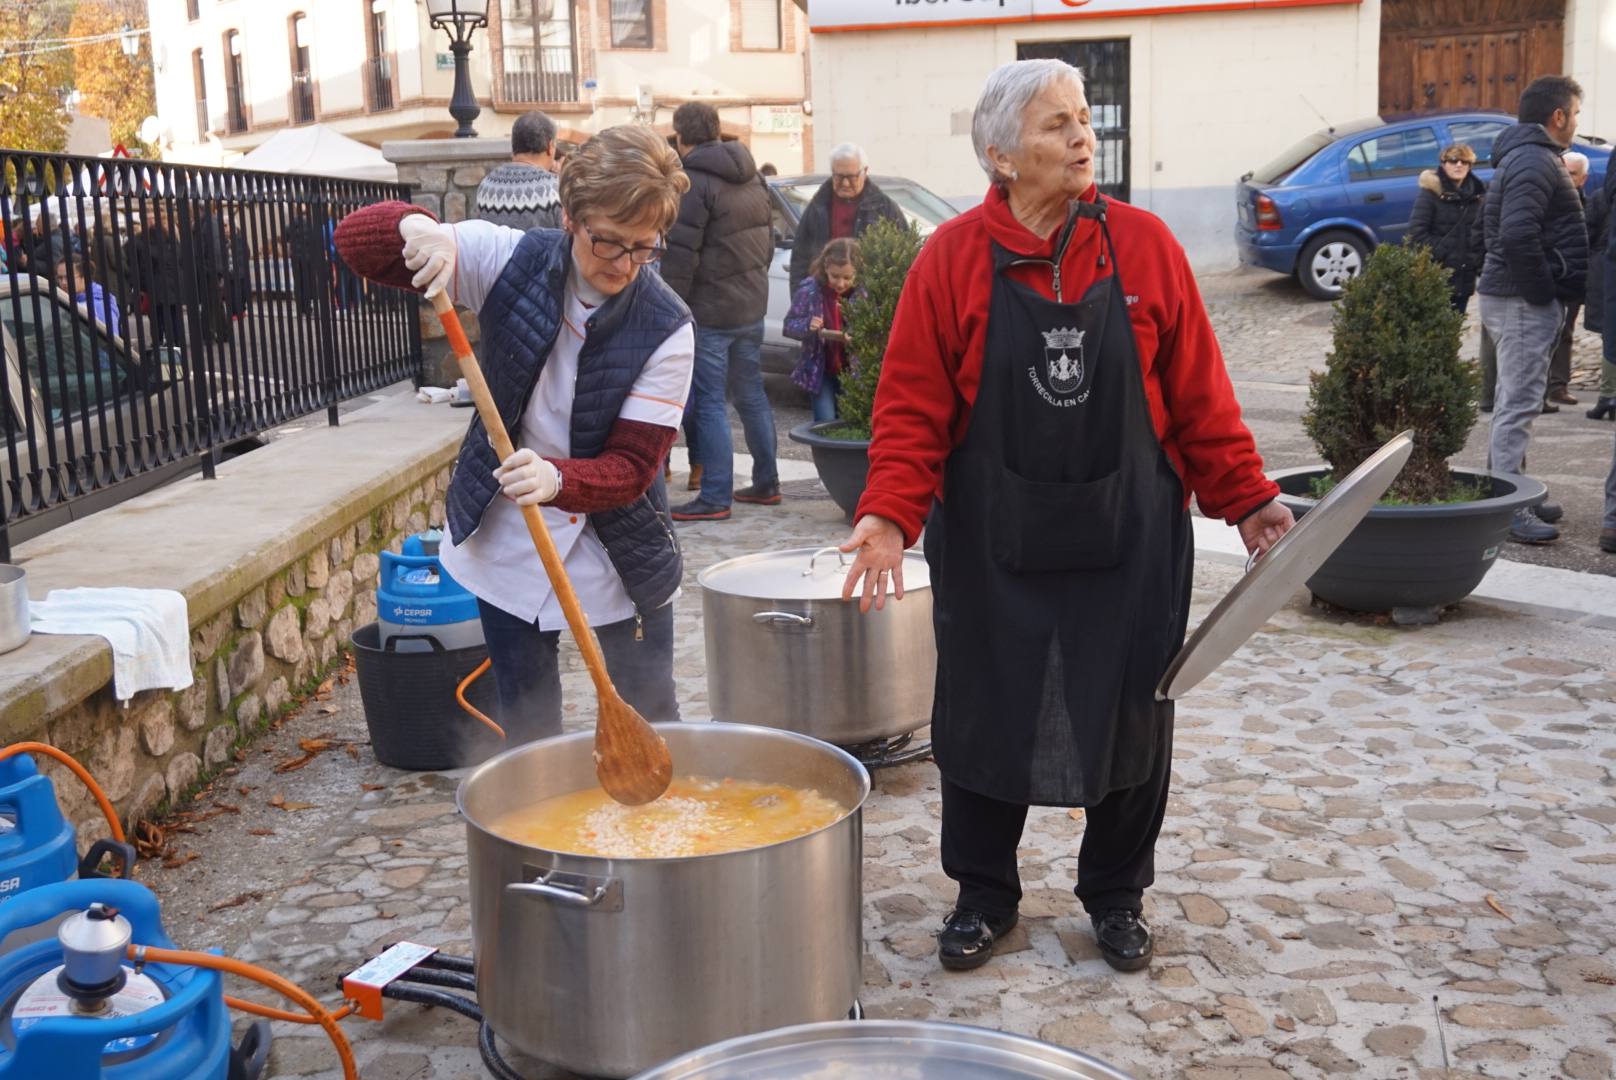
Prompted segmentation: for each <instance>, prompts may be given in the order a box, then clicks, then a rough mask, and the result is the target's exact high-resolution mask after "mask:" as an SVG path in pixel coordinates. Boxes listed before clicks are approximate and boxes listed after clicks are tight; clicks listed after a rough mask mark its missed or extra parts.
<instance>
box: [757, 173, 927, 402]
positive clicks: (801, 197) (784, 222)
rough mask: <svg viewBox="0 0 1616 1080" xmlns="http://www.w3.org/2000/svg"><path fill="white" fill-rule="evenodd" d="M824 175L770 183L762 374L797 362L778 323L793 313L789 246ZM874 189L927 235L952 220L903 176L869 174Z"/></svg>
mask: <svg viewBox="0 0 1616 1080" xmlns="http://www.w3.org/2000/svg"><path fill="white" fill-rule="evenodd" d="M828 179H830V177H829V175H827V174H826V173H813V174H810V175H806V176H777V177H774V178H773V179H771V180H770V181H769V195H770V198H771V201H772V203H773V206H772V209H773V211H774V262H772V263H770V264H769V313H768V315H767V316H766V318H765V320H764V325H763V370H764V371H770V372H779V373H788V372H790V371H791V369H792V368H793V367H795V366H796V364H797V356H798V352H799V343H798V342H795V341H792V340H791V339H790V338H788V337H786V336H785V332H784V330H783V329H782V324H783V323H784V322H785V318H786V313H787V312H789V311H790V310H791V244H792V241H793V240H794V239H795V237H796V234H797V222H799V221H801V220H802V213H803V211H804V210H806V209H807V208H808V203H809V202H810V201H811V200H812V199H813V197H814V194H815V193H816V192H818V191H819V189H820V187H821V186H823V185H824V183H825V181H826V180H828ZM870 179H871V180H872V181H874V182H875V186H876V187H878V188H880V189H881V191H882V192H883V193H885V194H886V195H887V196H888V197H890V198H891V199H892V201H893V202H895V203H897V204H898V209H900V210H902V211H903V212H904V215H905V216H906V217H908V219H909V221H910V222H911V223H912V224H913V225H914V226H915V227H916V228H917V229H919V230H920V235H921V236H930V235H931V233H932V230H934V229H936V228H937V226H939V225H941V224H942V223H943V222H945V221H947V220H948V219H949V218H951V217H953V216H954V215H955V214H956V213H958V211H956V210H955V209H954V208H953V207H952V206H950V205H948V203H946V202H944V201H943V200H942V199H940V198H938V197H937V196H936V195H934V194H932V193H931V192H930V191H927V190H926V189H925V188H923V187H921V186H920V185H919V184H917V183H915V182H914V181H913V180H905V179H904V178H903V177H901V176H871V177H870Z"/></svg>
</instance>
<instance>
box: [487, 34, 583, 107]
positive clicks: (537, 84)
mask: <svg viewBox="0 0 1616 1080" xmlns="http://www.w3.org/2000/svg"><path fill="white" fill-rule="evenodd" d="M503 60H504V84H503V89H504V91H505V100H506V101H510V102H517V103H522V104H534V103H544V102H558V101H577V100H578V69H577V65H575V64H574V63H573V56H572V48H571V47H570V46H565V45H563V46H558V47H557V46H551V47H546V48H542V49H536V48H534V47H533V46H531V45H528V46H511V47H509V48H507V49H505V52H504V57H503Z"/></svg>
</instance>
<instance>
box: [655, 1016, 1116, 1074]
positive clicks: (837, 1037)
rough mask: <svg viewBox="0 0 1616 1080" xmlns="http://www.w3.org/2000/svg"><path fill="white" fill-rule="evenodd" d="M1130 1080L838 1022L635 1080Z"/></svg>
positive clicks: (1007, 1041) (960, 1041)
mask: <svg viewBox="0 0 1616 1080" xmlns="http://www.w3.org/2000/svg"><path fill="white" fill-rule="evenodd" d="M821 1077H823V1078H825V1080H832V1078H834V1080H842V1078H844V1077H857V1078H858V1080H1026V1078H1033V1080H1045V1078H1048V1080H1073V1078H1080V1080H1083V1078H1086V1080H1130V1078H1129V1076H1128V1074H1127V1073H1125V1072H1122V1071H1120V1070H1118V1069H1116V1068H1113V1067H1112V1066H1110V1065H1107V1064H1106V1063H1105V1062H1103V1061H1098V1060H1096V1059H1095V1058H1091V1057H1089V1056H1088V1055H1087V1054H1081V1053H1078V1052H1077V1051H1075V1050H1065V1049H1062V1048H1061V1047H1058V1046H1051V1045H1049V1044H1048V1043H1044V1042H1039V1041H1038V1040H1036V1039H1029V1038H1026V1037H1025V1036H1021V1035H1010V1034H1007V1033H1005V1032H1002V1031H989V1030H988V1029H987V1028H979V1027H966V1026H965V1025H963V1024H945V1023H940V1022H937V1021H911V1020H836V1021H832V1022H831V1023H828V1024H803V1025H801V1026H799V1027H788V1028H780V1029H779V1030H778V1031H765V1032H763V1033H762V1034H761V1035H745V1036H742V1037H741V1038H738V1039H730V1040H728V1041H727V1042H721V1043H715V1044H713V1045H712V1046H709V1047H706V1048H704V1049H701V1050H697V1051H694V1052H693V1053H689V1054H686V1055H684V1056H683V1057H679V1058H675V1059H674V1060H673V1061H670V1062H667V1063H665V1064H662V1065H659V1066H657V1067H656V1068H654V1069H651V1070H649V1071H647V1072H643V1073H641V1074H640V1075H639V1076H638V1077H636V1078H635V1080H819V1078H821Z"/></svg>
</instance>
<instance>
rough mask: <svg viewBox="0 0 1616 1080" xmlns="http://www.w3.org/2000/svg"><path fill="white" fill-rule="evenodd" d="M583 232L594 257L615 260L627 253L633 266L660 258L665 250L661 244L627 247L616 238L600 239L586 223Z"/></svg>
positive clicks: (644, 264) (647, 263) (642, 264)
mask: <svg viewBox="0 0 1616 1080" xmlns="http://www.w3.org/2000/svg"><path fill="white" fill-rule="evenodd" d="M584 232H585V233H586V234H587V235H588V236H589V250H590V252H591V253H593V254H594V256H595V258H597V259H605V260H606V261H607V262H616V261H617V260H618V259H621V258H622V257H623V256H624V255H627V256H628V258H629V261H630V262H632V263H633V264H634V265H635V266H646V265H649V264H650V263H654V262H656V261H657V260H658V259H660V258H662V253H663V252H664V251H666V250H667V249H666V248H665V247H663V246H662V245H661V244H653V245H652V246H650V247H629V246H628V245H627V244H619V243H618V242H617V241H616V240H602V239H601V238H600V237H598V236H596V235H595V234H594V233H593V232H591V231H590V229H589V226H588V225H585V226H584Z"/></svg>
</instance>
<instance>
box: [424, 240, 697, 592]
mask: <svg viewBox="0 0 1616 1080" xmlns="http://www.w3.org/2000/svg"><path fill="white" fill-rule="evenodd" d="M571 261H572V260H571V240H570V237H569V236H568V234H566V233H563V232H559V231H556V230H553V229H534V230H532V231H531V232H529V233H528V234H527V235H526V236H525V237H523V238H522V241H521V243H519V244H518V245H517V247H516V251H515V252H514V253H513V254H512V256H511V261H510V262H509V263H507V264H506V266H505V270H504V272H503V273H501V274H500V276H499V280H498V281H496V282H495V283H494V287H493V289H492V290H491V291H490V292H489V294H488V299H487V300H486V301H485V302H484V303H483V308H482V311H480V312H478V320H479V322H480V323H481V325H482V344H481V347H480V348H479V349H478V357H477V358H478V359H479V360H480V361H481V362H482V364H483V374H484V375H485V376H486V377H487V379H488V386H489V389H490V390H491V391H492V392H493V395H494V404H495V405H496V406H498V408H499V415H500V417H501V418H502V419H504V421H505V426H506V428H508V429H509V430H511V431H516V430H518V429H519V428H520V426H521V420H522V413H523V412H524V411H525V410H526V408H527V402H528V398H529V397H530V396H532V393H533V388H534V387H535V386H537V385H538V382H539V374H540V373H541V372H543V371H544V362H545V360H547V359H548V358H549V356H550V348H551V346H553V345H554V344H555V339H556V332H557V331H558V330H559V329H560V326H561V304H562V296H563V292H564V290H565V288H566V282H567V271H568V269H569V267H570V265H571ZM689 321H690V312H689V310H688V309H687V308H686V307H685V305H684V302H683V301H682V300H680V299H679V297H678V296H677V295H675V293H674V291H673V290H672V289H670V288H669V287H668V286H667V285H666V284H665V283H664V282H663V280H662V279H661V278H660V277H658V276H657V275H656V274H655V273H651V272H647V271H642V272H641V273H640V274H639V275H638V276H636V277H635V279H634V283H633V284H632V285H630V286H629V287H628V288H627V289H624V290H623V291H622V292H621V293H618V294H617V295H616V296H614V297H612V298H611V299H609V300H607V301H606V303H604V304H602V305H601V306H600V307H599V308H597V309H596V310H595V314H594V316H593V317H592V318H591V319H590V320H589V323H588V335H587V339H586V340H585V342H584V347H583V350H582V352H581V353H580V354H579V356H578V381H577V384H576V388H575V396H574V398H573V403H572V456H573V457H575V458H592V457H595V456H597V455H598V454H599V453H600V452H601V449H602V448H603V447H604V446H605V445H606V437H607V435H608V434H609V433H610V432H611V428H612V424H613V423H614V422H616V420H617V416H618V414H619V413H620V412H621V411H622V408H623V400H624V399H625V398H626V397H628V392H629V391H630V390H631V389H632V388H633V386H634V383H635V380H637V379H638V378H639V377H640V372H641V370H643V369H644V367H645V362H646V361H647V360H649V359H650V358H651V354H652V353H653V352H655V351H656V347H657V346H658V345H661V344H662V343H663V342H664V341H666V340H667V339H668V335H669V334H671V333H673V332H674V331H675V330H677V329H678V328H679V327H681V326H683V325H684V324H685V323H688V322H689ZM498 466H499V458H498V456H497V455H496V454H495V453H494V448H493V447H492V446H490V445H488V436H487V434H486V433H485V432H484V430H483V424H482V421H481V420H480V419H478V418H476V417H473V419H472V421H471V429H470V430H469V431H467V432H466V440H465V442H463V443H461V445H460V457H459V460H458V461H456V463H455V470H454V477H453V479H452V480H451V481H450V484H449V494H448V497H447V500H446V512H447V516H448V519H449V520H448V525H449V535H450V536H451V537H453V538H454V540H455V542H456V543H460V542H462V541H463V540H464V539H465V538H466V537H468V536H470V535H471V534H472V533H473V532H475V531H476V530H477V526H478V525H479V524H481V522H482V518H483V512H484V511H485V510H487V509H488V504H489V503H490V502H492V501H493V499H494V496H495V495H497V494H499V484H498V483H496V482H495V480H494V476H493V472H494V469H496V468H497V467H498ZM589 523H590V524H591V525H593V526H594V528H595V535H596V536H598V537H599V538H600V541H601V543H602V544H603V545H605V547H606V554H607V555H608V556H610V558H611V560H612V566H613V567H615V568H616V570H617V573H618V576H619V577H621V578H622V579H623V585H624V587H625V588H626V589H627V591H628V595H629V599H630V600H632V601H633V602H634V607H635V609H636V610H637V611H639V612H641V613H642V614H643V613H646V612H650V611H654V610H656V609H657V608H659V607H661V606H662V605H663V604H665V603H667V601H668V598H669V597H671V596H672V595H673V593H674V590H676V589H677V588H678V587H679V581H680V577H681V575H682V574H683V572H684V565H683V561H682V560H681V558H680V554H679V543H678V541H677V540H675V539H674V535H673V525H672V522H671V520H670V519H669V518H668V496H667V490H666V489H665V488H664V487H663V483H662V470H661V469H658V470H657V474H656V479H655V481H654V482H653V483H652V485H651V489H650V490H649V491H647V492H646V493H645V494H644V495H641V496H640V497H639V498H637V499H635V500H634V501H633V502H631V503H629V504H628V505H627V506H623V507H619V508H617V509H615V510H605V511H602V512H600V513H595V514H590V515H589ZM535 557H536V556H535Z"/></svg>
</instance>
